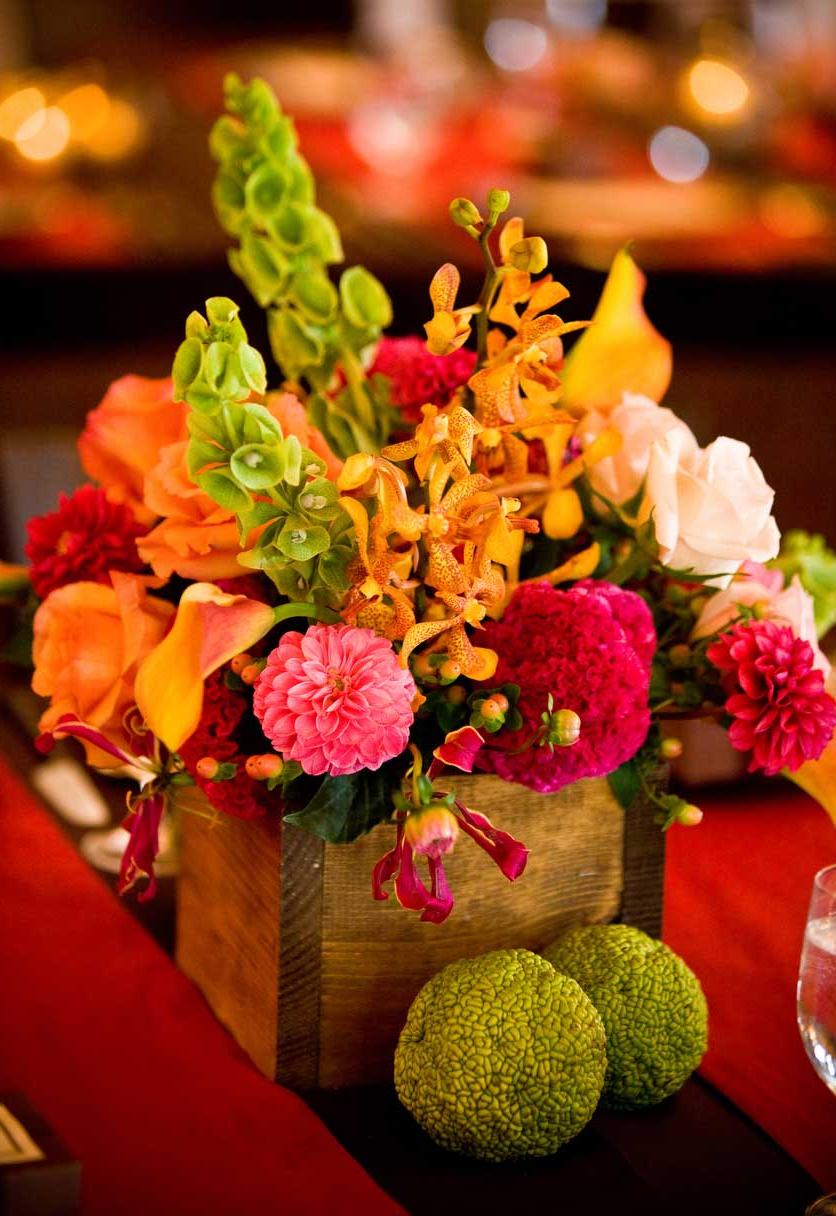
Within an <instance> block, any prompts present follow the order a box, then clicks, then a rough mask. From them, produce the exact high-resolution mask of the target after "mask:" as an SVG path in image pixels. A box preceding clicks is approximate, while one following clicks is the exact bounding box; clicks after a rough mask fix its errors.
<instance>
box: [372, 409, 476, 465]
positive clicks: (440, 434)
mask: <svg viewBox="0 0 836 1216" xmlns="http://www.w3.org/2000/svg"><path fill="white" fill-rule="evenodd" d="M421 414H422V419H421V422H420V423H419V424H418V426H417V427H416V428H415V435H414V437H413V438H412V439H407V440H405V441H404V442H403V443H390V444H389V446H388V447H385V448H384V449H383V453H382V454H383V455H384V456H385V457H387V458H388V459H389V460H414V462H415V474H416V476H417V478H418V480H419V481H424V480H425V478H426V476H427V473H428V471H429V468H430V464H431V463H432V461H433V460H434V459H435V458H436V457H439V458H440V459H441V460H442V461H443V463H444V464H447V465H450V467H451V469H452V471H453V475H454V476H455V477H466V476H467V474H468V473H469V472H470V464H471V461H472V460H473V442H474V439H475V438H476V436H477V435H478V434H479V432H480V431H481V429H482V427H481V424H480V423H479V422H478V421H477V420H476V419H475V418H474V417H473V415H472V414H471V412H470V410H466V409H465V408H464V406H463V405H459V404H458V403H456V402H453V404H452V405H447V406H444V408H443V409H439V408H438V406H437V405H430V404H427V405H422V406H421Z"/></svg>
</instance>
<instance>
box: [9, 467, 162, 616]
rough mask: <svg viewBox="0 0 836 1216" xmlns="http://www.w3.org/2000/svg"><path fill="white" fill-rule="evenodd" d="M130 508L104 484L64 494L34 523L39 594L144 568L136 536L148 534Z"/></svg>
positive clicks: (31, 552)
mask: <svg viewBox="0 0 836 1216" xmlns="http://www.w3.org/2000/svg"><path fill="white" fill-rule="evenodd" d="M145 530H146V529H145V527H144V526H143V525H142V524H140V523H138V522H137V520H136V519H135V518H134V516H133V514H132V512H131V511H130V510H129V509H128V507H126V506H124V504H122V503H117V502H110V501H109V500H108V498H107V495H106V494H105V492H104V490H102V489H100V488H99V487H98V486H89V485H87V486H81V487H80V488H79V489H78V490H75V491H74V492H73V493H72V494H70V495H69V496H67V495H66V494H61V495H59V497H58V510H57V511H51V512H50V513H49V514H48V515H38V516H36V517H35V518H34V519H30V521H29V524H28V532H29V540H28V542H27V544H26V556H27V557H28V558H29V561H30V563H31V577H32V586H33V588H34V590H35V594H36V595H38V596H39V597H40V598H41V599H45V598H46V597H47V596H48V595H49V593H50V591H55V590H56V589H57V588H58V587H63V586H65V585H66V584H67V583H78V582H82V581H84V582H92V583H107V582H109V574H110V571H111V570H121V571H126V572H128V573H131V572H138V571H140V570H142V569H143V565H144V563H143V561H142V558H141V557H140V556H139V553H138V552H137V548H136V539H137V537H138V536H141V535H142V534H143V532H145Z"/></svg>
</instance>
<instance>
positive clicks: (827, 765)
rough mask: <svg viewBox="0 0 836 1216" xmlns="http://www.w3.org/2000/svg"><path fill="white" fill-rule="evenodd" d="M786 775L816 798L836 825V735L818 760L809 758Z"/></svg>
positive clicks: (835, 825)
mask: <svg viewBox="0 0 836 1216" xmlns="http://www.w3.org/2000/svg"><path fill="white" fill-rule="evenodd" d="M784 776H785V777H789V779H790V781H794V782H795V784H796V785H798V786H800V787H801V789H803V790H804V792H805V793H807V794H809V795H810V797H811V798H815V800H816V802H818V804H819V805H820V806H821V807H823V808H824V810H825V811H827V813H828V815H829V816H830V818H831V819H832V820H833V825H834V827H836V735H834V736H833V738H832V739H831V740H830V742H829V743H828V745H827V747H826V748H825V749H824V751H823V752H822V754H821V755H820V756H819V758H818V760H807V761H805V763H804V764H802V765H801V767H800V768H799V769H796V771H795V772H794V773H790V772H785V773H784Z"/></svg>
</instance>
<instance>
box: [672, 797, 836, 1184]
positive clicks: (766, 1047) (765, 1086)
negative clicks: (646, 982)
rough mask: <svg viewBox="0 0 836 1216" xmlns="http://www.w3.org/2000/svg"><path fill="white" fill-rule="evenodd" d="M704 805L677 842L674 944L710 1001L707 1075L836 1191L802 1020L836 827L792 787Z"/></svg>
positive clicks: (833, 1103)
mask: <svg viewBox="0 0 836 1216" xmlns="http://www.w3.org/2000/svg"><path fill="white" fill-rule="evenodd" d="M698 801H700V802H701V803H702V805H703V807H704V808H705V812H706V814H705V818H704V819H703V822H702V823H701V824H700V826H699V827H698V828H690V829H688V828H680V829H674V830H673V831H671V832H670V833H669V835H668V859H667V866H666V871H665V874H666V881H665V939H666V941H667V942H668V944H669V945H670V946H671V947H672V948H673V949H674V950H676V951H678V953H679V954H681V955H682V956H683V958H685V959H686V960H687V962H688V963H689V964H690V966H691V967H692V968H693V969H694V971H695V972H696V973H697V975H698V976H699V977H700V980H701V981H702V985H703V988H704V989H705V995H706V997H707V999H708V1009H709V1049H708V1054H707V1056H706V1058H705V1060H704V1062H703V1066H702V1068H701V1070H700V1071H701V1072H702V1074H703V1076H704V1077H706V1078H707V1080H709V1081H711V1082H712V1083H713V1084H714V1085H716V1086H717V1088H718V1089H719V1090H721V1091H722V1092H723V1093H724V1094H726V1095H727V1096H728V1097H729V1098H731V1100H732V1101H733V1102H735V1103H736V1104H737V1105H738V1106H739V1107H740V1108H741V1110H744V1111H746V1112H747V1114H749V1115H750V1116H751V1117H752V1118H753V1119H754V1121H755V1122H756V1123H758V1124H759V1125H760V1126H761V1127H763V1128H764V1129H765V1130H766V1131H767V1132H768V1133H769V1134H770V1135H771V1136H772V1137H773V1138H774V1139H775V1140H777V1141H778V1143H779V1144H782V1145H783V1146H784V1148H785V1149H786V1150H787V1152H788V1153H790V1154H791V1155H792V1156H793V1157H795V1159H796V1160H797V1161H799V1162H800V1163H801V1164H802V1165H803V1166H804V1167H805V1169H807V1171H808V1172H809V1173H810V1174H812V1175H813V1177H814V1178H816V1179H817V1180H818V1182H819V1183H820V1184H821V1185H822V1187H824V1188H825V1190H836V1098H834V1096H833V1095H832V1094H831V1093H830V1092H829V1091H828V1090H827V1088H826V1087H825V1085H824V1084H823V1083H822V1082H821V1081H820V1080H819V1079H818V1077H817V1076H816V1075H815V1073H814V1072H813V1069H812V1067H811V1065H810V1063H809V1062H808V1060H807V1056H806V1054H805V1052H804V1047H803V1045H802V1043H801V1038H800V1036H799V1033H798V1029H797V1027H796V1023H795V982H796V978H797V975H798V960H799V956H800V953H801V943H802V939H803V937H804V924H805V920H806V917H807V904H808V902H809V898H810V888H811V886H812V882H813V875H814V874H815V873H816V871H817V870H819V869H821V867H822V866H826V865H830V864H831V863H833V862H836V830H834V828H833V826H832V824H831V822H830V820H829V819H828V817H827V815H826V814H825V813H824V811H823V810H821V809H820V808H819V807H818V806H817V805H816V803H814V802H813V801H812V800H811V799H809V798H807V797H806V796H805V795H803V794H801V793H800V792H798V791H795V790H794V789H793V787H792V786H790V785H783V784H780V783H779V784H777V785H776V787H775V788H774V790H770V792H769V794H768V795H764V794H761V793H757V792H754V793H753V792H749V791H746V792H742V793H735V794H734V795H725V796H723V797H717V796H714V797H711V798H705V797H704V798H700V799H698Z"/></svg>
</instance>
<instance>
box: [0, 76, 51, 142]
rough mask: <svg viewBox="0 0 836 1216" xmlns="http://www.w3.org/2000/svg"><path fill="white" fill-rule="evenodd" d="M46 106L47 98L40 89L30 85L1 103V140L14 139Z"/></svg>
mask: <svg viewBox="0 0 836 1216" xmlns="http://www.w3.org/2000/svg"><path fill="white" fill-rule="evenodd" d="M45 106H46V98H45V97H44V95H43V93H42V92H41V90H40V89H36V88H35V86H34V85H29V86H27V88H25V89H18V90H17V91H16V92H14V93H12V94H10V96H9V97H7V98H5V100H4V101H3V102H0V139H14V138H15V137H16V135H17V133H18V131H19V130H20V128H21V127H22V126H23V124H24V123H26V122H28V121H29V120H30V119H31V118H33V117H34V115H36V114H40V113H41V112H42V111H43V109H44V107H45Z"/></svg>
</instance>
